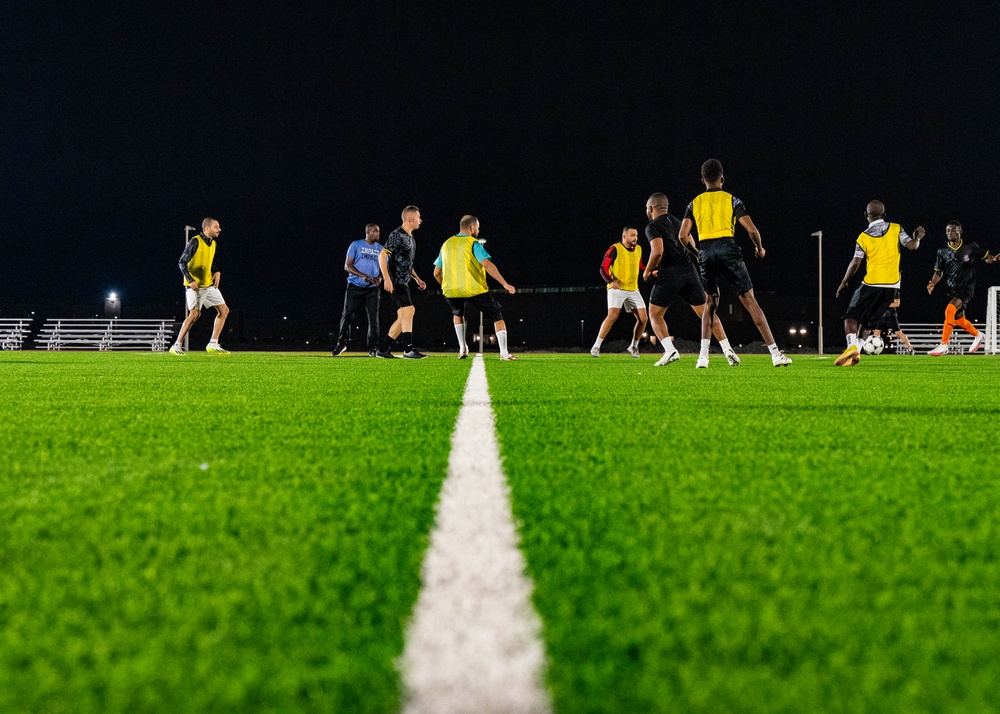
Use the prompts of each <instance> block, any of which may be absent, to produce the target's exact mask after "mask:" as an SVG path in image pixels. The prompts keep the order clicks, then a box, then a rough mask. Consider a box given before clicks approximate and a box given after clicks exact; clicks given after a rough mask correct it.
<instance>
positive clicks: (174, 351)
mask: <svg viewBox="0 0 1000 714" xmlns="http://www.w3.org/2000/svg"><path fill="white" fill-rule="evenodd" d="M167 351H168V352H170V354H172V355H177V356H178V357H183V356H184V354H185V353H184V350H183V349H182V348H181V347H179V346H178V345H173V346H172V347H171V348H170V349H169V350H167Z"/></svg>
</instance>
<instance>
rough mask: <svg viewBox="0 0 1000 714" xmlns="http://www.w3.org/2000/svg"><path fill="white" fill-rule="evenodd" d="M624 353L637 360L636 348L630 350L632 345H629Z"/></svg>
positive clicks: (637, 350)
mask: <svg viewBox="0 0 1000 714" xmlns="http://www.w3.org/2000/svg"><path fill="white" fill-rule="evenodd" d="M625 351H626V352H628V353H629V354H630V355H632V357H634V358H635V359H639V349H638V348H636V349H632V345H629V346H628V347H626V348H625Z"/></svg>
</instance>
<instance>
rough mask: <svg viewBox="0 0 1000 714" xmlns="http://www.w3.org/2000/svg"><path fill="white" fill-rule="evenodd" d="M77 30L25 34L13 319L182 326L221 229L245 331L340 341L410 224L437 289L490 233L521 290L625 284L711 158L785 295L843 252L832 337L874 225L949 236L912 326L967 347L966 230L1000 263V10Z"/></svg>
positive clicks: (396, 13) (233, 19)
mask: <svg viewBox="0 0 1000 714" xmlns="http://www.w3.org/2000/svg"><path fill="white" fill-rule="evenodd" d="M64 6H65V3H44V2H7V3H4V4H3V5H2V6H0V27H2V28H3V39H4V41H3V43H2V47H0V53H2V60H3V64H2V83H3V85H2V86H3V100H2V130H3V131H2V141H3V146H4V150H3V152H2V158H0V161H2V169H3V170H2V181H3V184H4V189H3V192H2V196H0V201H2V203H0V209H2V213H3V218H2V226H3V236H4V239H3V241H2V246H0V251H2V254H0V259H2V263H0V264H2V265H3V274H4V278H5V279H4V280H3V284H2V287H0V314H8V312H7V311H5V308H4V306H5V305H10V304H38V305H39V306H40V308H41V309H44V306H45V305H46V304H50V303H53V302H66V303H88V304H89V303H93V304H95V305H96V304H98V303H99V301H100V300H101V299H102V298H103V296H104V295H105V294H106V293H107V292H109V291H110V290H117V291H118V292H120V293H122V294H123V297H124V300H125V301H126V304H137V305H138V304H156V303H165V302H171V301H175V302H177V303H179V302H180V299H181V297H182V295H181V287H180V273H179V271H178V269H177V267H176V263H177V259H178V257H179V255H180V252H181V250H182V248H183V237H184V226H185V225H186V224H191V225H196V226H199V227H200V221H201V219H202V218H203V217H204V216H206V215H211V216H214V217H216V218H218V219H219V220H220V222H221V225H222V231H223V232H222V236H221V239H220V244H219V245H220V247H219V253H218V263H219V267H220V268H221V269H222V272H223V283H222V288H223V292H224V293H225V295H226V298H227V302H229V304H230V305H232V306H233V307H234V309H241V310H244V311H246V312H247V313H250V314H256V315H264V316H269V315H278V314H286V315H287V314H292V315H296V316H298V317H301V318H315V319H331V318H332V317H335V316H336V315H337V314H339V310H340V306H341V304H342V296H343V291H344V282H345V273H344V272H343V268H342V266H343V260H344V254H345V251H346V249H347V245H348V244H349V242H350V241H351V240H354V239H357V238H361V237H362V236H363V227H364V225H365V224H366V223H368V222H370V221H371V222H376V223H379V224H380V225H381V227H382V231H383V237H384V236H386V235H388V233H389V231H390V230H392V229H393V228H395V227H396V226H398V225H399V223H400V217H399V213H400V210H401V209H402V208H403V206H405V205H406V204H408V203H414V204H416V205H418V206H419V207H420V208H421V211H422V214H423V217H424V224H423V227H422V228H421V229H420V230H419V231H418V232H417V234H416V237H417V239H418V261H419V262H418V272H420V273H421V275H422V276H423V277H424V278H425V279H427V280H430V279H431V272H432V268H431V261H432V260H433V258H434V257H435V256H436V254H437V250H438V248H439V246H440V244H441V242H442V241H443V240H444V239H446V238H447V237H448V236H450V235H452V234H453V233H455V232H456V231H457V228H458V219H459V218H460V217H461V215H462V214H464V213H473V214H475V215H476V216H478V217H479V218H480V220H481V221H482V235H483V237H485V238H487V239H488V241H489V243H488V249H489V250H490V251H491V253H493V255H494V258H495V260H496V262H497V264H498V266H499V267H500V269H501V270H502V271H503V273H504V274H505V276H506V277H507V278H508V279H509V280H510V281H511V282H512V283H514V284H515V285H519V286H527V285H540V284H550V285H585V284H592V283H597V282H598V281H599V278H598V276H597V268H598V264H599V262H600V259H601V257H602V255H603V253H604V250H605V249H606V248H607V246H608V245H610V244H611V243H613V242H614V241H616V240H617V239H618V237H619V235H620V230H621V226H622V225H624V224H626V223H631V224H635V225H637V226H638V227H639V228H640V229H641V228H642V226H644V225H645V216H644V205H645V200H646V198H647V197H648V195H649V194H650V193H652V192H654V191H663V192H665V193H667V195H668V196H669V197H670V201H671V213H673V214H674V215H677V216H681V215H683V210H684V206H685V205H686V204H687V202H688V201H690V200H691V198H693V197H694V196H695V195H696V194H697V193H698V192H699V190H700V184H699V181H698V170H699V166H700V164H701V162H702V161H703V160H704V159H706V158H709V157H715V158H718V159H720V160H721V161H722V163H723V165H724V166H725V170H726V179H727V181H726V188H727V190H729V191H731V192H732V193H734V194H736V195H737V196H739V197H740V198H742V199H743V200H744V202H745V203H746V205H747V207H748V209H749V211H750V215H751V216H752V217H753V219H754V221H755V223H756V224H757V226H758V228H759V229H760V231H761V234H762V237H763V240H764V246H765V248H766V249H767V251H768V255H767V257H766V258H765V259H764V260H763V261H757V260H755V259H754V258H753V257H752V248H751V245H750V242H749V240H748V239H747V238H746V236H745V233H739V234H738V236H742V237H740V242H741V245H742V246H743V247H744V253H745V255H747V256H748V258H747V260H748V265H749V268H750V273H751V276H752V277H753V280H754V284H755V287H756V289H757V291H758V293H761V292H768V293H777V294H778V295H788V296H789V299H790V300H796V301H798V300H799V297H802V298H804V299H811V300H813V301H814V302H815V297H814V296H815V294H816V292H817V288H816V262H817V257H816V239H815V238H812V237H810V233H811V232H812V231H815V230H823V231H824V272H825V278H826V279H825V284H826V287H827V301H826V303H825V307H826V310H827V311H828V312H827V315H828V318H827V319H828V321H829V320H831V319H833V318H834V317H835V316H837V315H839V314H840V313H841V312H842V311H843V309H844V308H845V307H846V298H842V299H841V300H840V301H836V300H834V298H833V290H834V289H835V288H836V285H837V283H838V282H839V280H840V278H841V276H842V275H843V272H844V269H845V268H846V266H847V263H848V262H849V260H850V258H851V254H852V250H853V243H854V240H855V238H856V237H857V234H858V232H860V231H861V230H863V229H864V228H865V227H866V222H865V219H864V217H863V211H864V208H865V204H866V203H867V202H868V201H869V200H871V199H875V198H877V199H880V200H882V201H884V202H885V204H886V206H887V212H888V217H889V219H890V220H895V221H899V222H901V223H902V224H903V226H904V227H905V228H907V229H908V230H910V231H911V232H912V229H913V228H914V227H916V226H917V225H918V224H923V225H924V226H925V227H926V228H927V229H928V238H927V239H926V240H925V242H924V246H923V247H922V248H921V250H920V251H919V252H918V253H916V254H913V255H906V256H904V263H903V300H904V303H903V307H902V308H901V319H903V320H904V321H934V320H940V315H941V313H942V311H943V307H944V303H945V296H944V295H943V294H942V295H937V294H935V295H934V296H933V297H929V296H927V295H926V292H925V291H924V287H923V286H924V284H925V283H926V281H927V279H928V278H929V277H930V274H931V269H932V266H933V257H934V256H933V254H934V251H935V250H936V249H937V248H938V247H940V246H942V245H944V226H945V223H946V222H947V221H948V220H951V219H957V220H960V221H961V222H962V223H963V224H964V225H965V238H966V239H967V240H970V239H971V240H976V241H978V242H979V243H980V244H981V245H983V246H984V247H988V248H992V249H993V250H1000V235H997V232H996V230H995V225H996V219H995V216H994V215H993V213H994V210H995V207H996V206H997V205H1000V196H998V191H1000V189H998V183H997V181H996V178H995V176H994V168H995V166H996V163H997V161H998V159H1000V129H998V124H997V114H998V109H1000V72H998V65H1000V63H998V60H1000V50H998V43H997V41H996V39H995V36H994V31H995V30H996V29H997V28H998V27H1000V10H998V9H997V8H998V6H997V5H996V4H994V3H985V2H982V3H980V2H974V3H973V2H970V3H965V2H951V3H942V4H938V5H935V6H934V7H931V8H923V7H921V8H920V9H919V10H917V9H916V8H917V6H909V9H907V10H905V11H903V10H900V9H896V10H894V11H892V12H889V11H884V10H881V9H880V8H879V6H878V5H876V4H871V3H869V4H865V5H863V6H856V7H855V9H846V8H845V7H844V5H843V4H842V3H822V2H821V3H802V2H796V3H787V4H786V3H773V2H772V3H740V4H728V3H676V2H674V3H664V2H659V3H649V4H645V3H643V4H635V3H628V4H625V6H624V8H620V7H617V6H616V4H614V3H581V4H578V5H571V4H559V5H555V4H550V3H539V2H535V3H513V4H505V3H490V4H485V3H484V4H478V3H468V2H462V3H419V4H418V3H405V4H404V3H378V2H364V3H356V4H346V3H344V4H341V3H322V4H316V5H311V4H308V3H283V2H282V3H278V2H273V3H267V2H258V3H236V2H229V3H226V2H220V3H205V2H199V3H189V2H184V1H180V2H171V3H121V4H102V3H95V4H88V3H81V4H80V5H79V7H77V8H72V9H69V10H67V9H66V8H65V7H64ZM887 7H889V6H887ZM895 7H896V8H900V7H901V6H900V5H899V4H896V5H895ZM640 232H641V230H640ZM643 245H645V241H644V240H643ZM989 284H1000V268H993V267H992V266H983V267H981V268H980V290H979V294H978V295H977V296H976V299H975V302H974V304H973V308H972V309H970V316H971V317H973V319H982V318H983V317H984V315H985V293H986V290H985V286H987V285H989ZM597 317H598V318H599V317H600V316H597ZM595 324H596V323H595Z"/></svg>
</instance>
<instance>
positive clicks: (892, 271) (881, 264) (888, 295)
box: [834, 201, 925, 367]
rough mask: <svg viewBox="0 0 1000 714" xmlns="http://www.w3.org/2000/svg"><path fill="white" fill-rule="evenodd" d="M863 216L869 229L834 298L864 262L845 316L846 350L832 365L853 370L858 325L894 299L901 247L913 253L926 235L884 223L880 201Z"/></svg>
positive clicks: (857, 359)
mask: <svg viewBox="0 0 1000 714" xmlns="http://www.w3.org/2000/svg"><path fill="white" fill-rule="evenodd" d="M865 217H866V218H867V219H868V228H867V229H865V231H864V232H863V233H862V234H861V235H859V236H858V240H857V245H856V246H855V248H854V258H852V259H851V262H850V263H849V264H848V266H847V271H846V272H845V273H844V279H843V280H841V281H840V285H839V286H838V287H837V294H836V296H837V297H840V294H841V293H842V292H843V291H844V288H846V287H847V282H848V281H849V280H850V279H851V278H852V277H853V276H854V274H855V273H856V272H858V268H859V267H861V261H862V260H865V261H866V262H867V269H866V271H865V277H864V280H863V281H862V282H861V285H859V286H858V289H857V290H855V291H854V296H853V297H852V298H851V304H850V305H848V307H847V312H846V313H844V334H846V335H847V349H846V350H844V351H843V353H842V354H841V355H840V357H838V358H837V359H836V361H835V362H834V364H835V365H837V366H838V367H853V366H854V365H856V364H857V363H858V362H860V361H861V351H860V349H859V344H858V326H859V325H867V324H872V323H874V321H875V320H876V319H877V318H879V317H881V316H882V315H883V313H885V311H886V310H887V309H888V307H889V305H891V304H892V302H893V300H895V299H896V291H897V290H899V280H900V274H899V257H900V246H904V247H905V248H906V249H907V250H916V249H917V248H919V247H920V239H921V238H923V237H924V233H925V231H924V227H923V226H918V227H917V228H916V230H914V231H913V237H912V238H911V237H910V236H909V234H907V232H906V231H905V230H903V227H902V226H900V225H899V224H898V223H890V222H889V221H887V220H885V206H884V205H882V202H881V201H871V202H869V204H868V206H867V207H866V208H865Z"/></svg>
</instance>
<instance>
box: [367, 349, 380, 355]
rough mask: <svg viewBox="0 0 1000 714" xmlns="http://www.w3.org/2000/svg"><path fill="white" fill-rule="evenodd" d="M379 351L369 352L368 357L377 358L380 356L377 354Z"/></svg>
mask: <svg viewBox="0 0 1000 714" xmlns="http://www.w3.org/2000/svg"><path fill="white" fill-rule="evenodd" d="M377 351H378V350H368V356H369V357H377V356H378V355H376V354H375V353H376V352H377Z"/></svg>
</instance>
